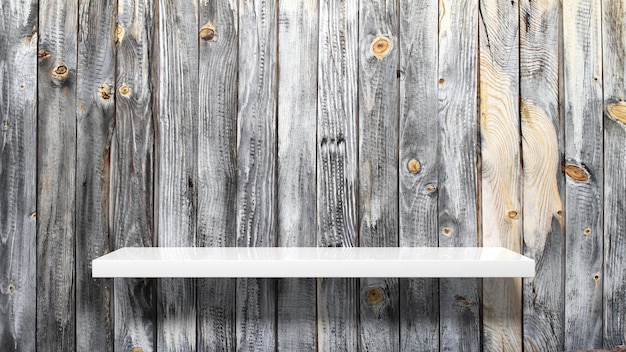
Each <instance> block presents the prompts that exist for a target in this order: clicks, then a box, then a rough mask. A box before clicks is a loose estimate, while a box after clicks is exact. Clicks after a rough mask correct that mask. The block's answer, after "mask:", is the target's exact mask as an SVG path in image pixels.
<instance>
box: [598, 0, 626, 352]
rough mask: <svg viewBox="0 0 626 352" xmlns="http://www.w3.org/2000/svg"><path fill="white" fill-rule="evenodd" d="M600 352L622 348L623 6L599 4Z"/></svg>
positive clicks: (625, 267) (625, 227) (625, 231)
mask: <svg viewBox="0 0 626 352" xmlns="http://www.w3.org/2000/svg"><path fill="white" fill-rule="evenodd" d="M602 42H603V60H602V62H603V72H604V77H603V83H604V165H605V168H604V277H606V278H608V279H607V280H605V281H604V309H603V310H604V315H603V317H604V319H603V321H604V329H603V331H604V342H603V345H604V348H612V347H615V346H619V345H624V344H626V259H625V258H624V253H626V241H625V240H626V224H625V223H624V221H623V214H626V203H624V199H626V184H625V183H624V177H625V175H624V171H625V170H626V144H625V143H624V142H625V141H626V125H625V124H626V103H625V102H624V101H625V100H626V2H624V1H623V0H622V1H606V0H605V1H603V2H602Z"/></svg>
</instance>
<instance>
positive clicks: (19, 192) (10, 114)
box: [0, 1, 38, 351]
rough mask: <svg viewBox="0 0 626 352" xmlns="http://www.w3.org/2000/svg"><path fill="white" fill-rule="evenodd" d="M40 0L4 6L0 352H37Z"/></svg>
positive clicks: (0, 30)
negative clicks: (36, 190)
mask: <svg viewBox="0 0 626 352" xmlns="http://www.w3.org/2000/svg"><path fill="white" fill-rule="evenodd" d="M37 20H38V16H37V1H5V2H4V4H3V5H2V6H0V92H2V93H0V126H1V129H0V190H1V191H0V214H1V215H0V316H2V317H3V318H2V319H0V350H2V351H35V341H36V337H35V326H36V311H35V305H36V290H35V287H36V286H35V285H36V282H35V276H36V257H35V255H36V253H35V251H36V213H35V210H36V194H35V189H36V176H37V175H36V171H37V164H36V162H37V149H36V148H37V101H36V99H37V61H36V55H37Z"/></svg>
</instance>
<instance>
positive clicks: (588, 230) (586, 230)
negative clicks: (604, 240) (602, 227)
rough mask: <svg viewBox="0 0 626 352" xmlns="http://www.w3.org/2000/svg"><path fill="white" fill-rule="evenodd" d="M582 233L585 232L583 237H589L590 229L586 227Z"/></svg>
mask: <svg viewBox="0 0 626 352" xmlns="http://www.w3.org/2000/svg"><path fill="white" fill-rule="evenodd" d="M584 232H585V236H589V235H591V229H590V228H588V227H587V228H586V229H585V231H584Z"/></svg>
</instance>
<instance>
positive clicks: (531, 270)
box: [92, 247, 535, 278]
mask: <svg viewBox="0 0 626 352" xmlns="http://www.w3.org/2000/svg"><path fill="white" fill-rule="evenodd" d="M92 269H93V271H92V274H93V277H94V278H96V277H107V278H113V277H127V278H130V277H136V278H160V277H180V278H200V277H213V278H229V277H232V278H235V277H241V278H243V277H273V278H286V277H309V278H314V277H404V278H410V277H414V278H417V277H430V278H444V277H450V278H463V277H466V278H468V277H534V276H535V261H534V260H532V259H530V258H528V257H525V256H523V255H521V254H519V253H515V252H513V251H510V250H508V249H505V248H500V247H491V248H487V247H484V248H476V247H463V248H446V247H410V248H409V247H402V248H396V247H385V248H380V247H378V248H372V247H369V248H364V247H361V248H354V247H353V248H347V247H342V248H319V247H317V248H316V247H308V248H302V247H256V248H253V247H249V248H242V247H238V248H235V247H221V248H218V247H196V248H178V247H126V248H121V249H118V250H116V251H114V252H111V253H109V254H107V255H104V256H102V257H99V258H97V259H95V260H94V261H93V262H92Z"/></svg>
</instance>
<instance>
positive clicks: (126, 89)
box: [120, 85, 130, 96]
mask: <svg viewBox="0 0 626 352" xmlns="http://www.w3.org/2000/svg"><path fill="white" fill-rule="evenodd" d="M120 94H122V95H123V96H128V95H129V94H130V87H128V86H127V85H123V86H121V87H120Z"/></svg>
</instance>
